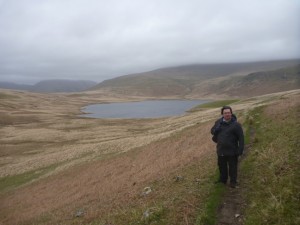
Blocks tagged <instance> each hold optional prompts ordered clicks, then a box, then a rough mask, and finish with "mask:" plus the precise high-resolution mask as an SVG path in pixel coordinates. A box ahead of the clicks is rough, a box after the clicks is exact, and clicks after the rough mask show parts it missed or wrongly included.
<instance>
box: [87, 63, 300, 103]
mask: <svg viewBox="0 0 300 225" xmlns="http://www.w3.org/2000/svg"><path fill="white" fill-rule="evenodd" d="M298 64H300V60H285V61H268V62H251V63H227V64H199V65H186V66H178V67H171V68H162V69H157V70H153V71H149V72H145V73H139V74H131V75H125V76H121V77H117V78H114V79H110V80H106V81H103V82H102V83H100V84H98V85H97V86H95V87H93V88H92V90H106V91H108V92H113V93H118V94H122V95H137V96H152V97H162V96H164V97H165V96H174V95H175V96H178V97H189V96H194V97H203V96H209V95H222V96H224V95H225V96H226V95H228V96H232V95H235V92H234V91H232V90H231V88H238V89H241V90H247V91H249V94H247V96H252V93H253V91H252V89H249V87H248V86H249V84H250V83H251V85H250V86H251V88H252V84H254V83H253V81H254V80H255V82H257V83H261V82H260V79H262V80H263V81H266V82H263V83H262V84H263V85H259V87H258V88H256V89H255V91H258V92H259V93H260V94H267V93H272V92H274V91H275V92H277V91H283V90H291V89H295V88H299V82H298V81H297V79H299V78H298V77H299V74H298V72H299V67H298V66H297V65H298ZM283 68H284V71H283V70H282V71H280V70H279V69H283ZM285 70H286V71H285ZM281 72H283V74H280V73H281ZM285 73H286V74H288V75H287V76H285ZM263 74H264V75H263ZM278 74H280V75H279V77H278ZM297 74H298V75H297ZM261 75H263V76H261ZM273 75H275V76H274V77H273ZM284 76H285V77H284ZM242 77H243V78H242ZM283 77H284V78H283ZM282 81H284V83H283V82H282ZM286 83H288V84H286ZM278 84H280V85H278ZM265 85H267V86H268V87H270V86H271V87H273V88H266V86H265ZM245 88H246V89H245ZM248 89H249V90H248ZM244 93H246V92H244Z"/></svg>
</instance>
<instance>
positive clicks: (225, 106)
mask: <svg viewBox="0 0 300 225" xmlns="http://www.w3.org/2000/svg"><path fill="white" fill-rule="evenodd" d="M225 109H230V112H231V114H232V108H231V107H230V106H228V105H224V106H223V107H222V109H221V115H223V111H224V110H225Z"/></svg>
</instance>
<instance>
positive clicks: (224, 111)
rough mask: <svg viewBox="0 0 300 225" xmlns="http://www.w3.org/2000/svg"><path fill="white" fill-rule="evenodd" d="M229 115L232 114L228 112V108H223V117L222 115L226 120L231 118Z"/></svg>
mask: <svg viewBox="0 0 300 225" xmlns="http://www.w3.org/2000/svg"><path fill="white" fill-rule="evenodd" d="M231 116H232V114H231V112H230V109H224V110H223V117H224V119H225V120H226V121H229V120H231Z"/></svg>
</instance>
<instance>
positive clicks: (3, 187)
mask: <svg viewBox="0 0 300 225" xmlns="http://www.w3.org/2000/svg"><path fill="white" fill-rule="evenodd" d="M57 167H58V164H54V165H51V166H48V167H44V168H41V169H38V170H32V171H28V172H25V173H22V174H18V175H14V176H7V177H2V178H0V193H5V192H7V191H10V190H13V189H15V188H18V187H20V186H22V185H24V184H26V183H29V182H31V181H33V180H35V179H38V178H39V177H41V176H43V175H45V174H47V173H49V172H50V171H53V170H54V169H55V168H57Z"/></svg>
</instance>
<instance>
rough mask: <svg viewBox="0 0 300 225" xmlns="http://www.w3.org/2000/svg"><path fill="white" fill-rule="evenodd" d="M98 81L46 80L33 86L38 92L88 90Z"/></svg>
mask: <svg viewBox="0 0 300 225" xmlns="http://www.w3.org/2000/svg"><path fill="white" fill-rule="evenodd" d="M96 84H97V83H96V82H94V81H87V80H44V81H40V82H38V83H37V84H35V85H34V86H33V87H32V89H31V90H32V91H36V92H78V91H84V90H87V89H89V88H91V87H93V86H95V85H96Z"/></svg>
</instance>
